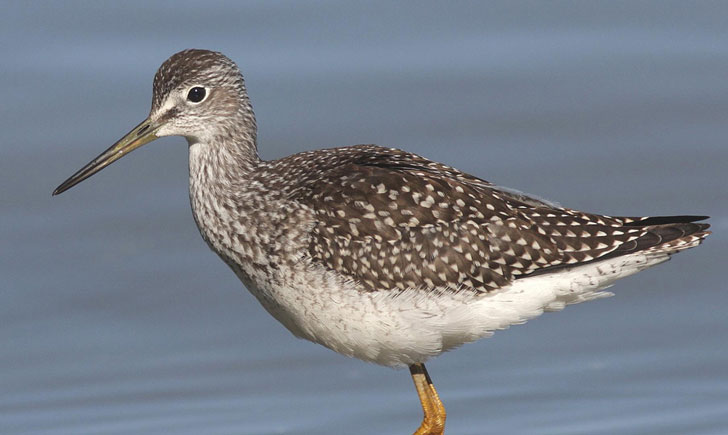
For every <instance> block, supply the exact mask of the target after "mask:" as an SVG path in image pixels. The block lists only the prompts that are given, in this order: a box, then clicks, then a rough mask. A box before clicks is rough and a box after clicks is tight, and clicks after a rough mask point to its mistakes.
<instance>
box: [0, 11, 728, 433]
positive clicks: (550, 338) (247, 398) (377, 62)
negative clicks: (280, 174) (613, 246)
mask: <svg viewBox="0 0 728 435" xmlns="http://www.w3.org/2000/svg"><path fill="white" fill-rule="evenodd" d="M2 8H3V11H2V14H1V15H0V38H1V40H2V41H3V43H2V46H1V47H0V52H1V53H2V59H3V61H2V62H3V63H2V68H0V80H1V83H2V92H0V95H2V97H3V98H2V99H3V102H2V104H1V105H0V123H2V130H1V131H2V145H1V146H0V433H2V434H162V433H165V434H166V433H174V434H341V433H347V434H372V433H378V434H379V433H381V434H403V433H411V431H412V430H414V428H415V427H416V426H417V424H418V423H419V420H420V418H421V410H420V408H419V403H418V400H417V396H416V394H415V392H414V388H413V386H412V383H411V380H410V378H409V373H408V372H407V371H406V370H404V371H402V370H399V371H395V370H390V369H387V368H382V367H377V366H373V365H367V364H365V363H362V362H359V361H356V360H350V359H347V358H345V357H342V356H339V355H336V354H334V353H332V352H330V351H328V350H326V349H324V348H322V347H320V346H316V345H313V344H310V343H308V342H303V341H299V340H296V339H294V338H293V337H292V336H291V335H290V334H289V333H288V332H287V331H286V330H284V328H283V327H281V326H280V325H278V324H277V323H276V322H275V321H274V320H273V319H272V318H270V317H269V316H268V315H267V313H265V312H264V310H263V309H262V308H261V307H259V305H258V304H257V302H256V301H255V300H254V299H253V298H252V297H251V296H250V295H249V294H248V292H247V291H246V290H244V288H243V287H242V285H241V284H240V283H239V282H238V281H237V279H236V278H235V277H234V275H233V274H232V273H231V272H230V271H229V270H228V269H227V268H226V266H224V265H223V263H222V262H221V261H219V260H218V259H217V257H216V256H215V255H214V254H213V253H211V252H210V251H209V250H208V249H207V248H206V247H205V245H204V243H203V242H202V240H201V239H200V237H199V235H198V233H197V229H196V228H195V225H194V223H193V220H192V217H191V214H190V209H189V204H188V198H187V150H186V144H185V142H184V140H183V139H181V138H167V139H164V140H160V141H158V142H156V143H154V144H152V145H150V146H148V147H146V148H144V149H142V150H139V151H137V152H135V153H133V154H132V155H130V156H129V157H127V158H125V159H123V160H122V161H120V162H118V163H116V164H114V165H113V166H112V167H109V168H108V169H106V170H104V171H103V172H102V173H100V174H98V175H97V176H94V177H93V178H92V179H90V180H88V181H86V182H84V183H83V184H81V185H79V186H77V187H76V188H74V189H73V190H71V191H69V192H67V193H65V194H63V195H62V196H60V197H55V198H51V197H50V192H51V190H52V189H53V188H54V187H55V186H56V185H57V184H58V183H59V182H61V181H63V180H64V179H65V178H66V177H67V176H68V175H70V174H71V173H73V172H74V171H75V170H76V169H78V168H80V167H81V165H83V164H85V163H86V162H87V161H89V160H90V159H91V158H92V157H94V156H96V155H97V154H98V153H99V152H100V151H102V150H103V149H105V148H106V147H107V146H109V145H110V144H111V143H112V142H114V141H115V140H116V139H118V138H119V137H120V136H121V135H122V134H124V133H126V131H128V129H130V128H131V127H132V126H134V125H136V123H137V122H138V121H140V120H141V119H143V118H144V117H145V116H146V114H147V111H148V109H149V105H150V101H151V82H152V77H153V74H154V72H155V70H156V68H157V67H158V66H159V64H160V63H161V62H162V61H163V60H164V59H166V58H167V57H168V56H169V55H171V54H172V53H174V52H176V51H178V50H180V49H183V48H188V47H200V48H211V49H216V50H221V51H223V52H225V53H226V54H227V55H229V56H230V57H231V58H232V59H234V60H235V61H237V62H238V64H239V65H240V66H241V68H242V69H243V71H244V73H245V74H246V78H247V84H248V88H249V91H250V94H251V98H252V100H253V104H254V107H255V109H256V113H257V116H258V121H259V126H260V135H259V139H260V151H261V154H262V156H263V157H264V158H276V157H280V156H283V155H286V154H290V153H293V152H296V151H301V150H306V149H313V148H319V147H329V146H338V145H348V144H356V143H378V144H381V145H391V146H398V147H401V148H405V149H407V150H411V151H414V152H417V153H420V154H423V155H425V156H427V157H430V158H433V159H436V160H440V161H444V162H446V163H449V164H451V165H454V166H456V167H459V168H461V169H463V170H466V171H468V172H471V173H473V174H476V175H479V176H481V177H483V178H485V179H488V180H491V181H494V182H497V183H499V184H502V185H506V186H510V187H513V188H517V189H520V190H524V191H527V192H531V193H533V194H537V195H540V196H543V197H545V198H549V199H552V200H556V201H559V202H560V203H562V204H564V205H568V206H570V207H575V208H581V209H585V210H588V211H594V212H603V213H608V214H627V215H632V214H680V213H694V214H710V215H712V216H713V218H712V220H711V223H712V224H713V229H714V231H715V234H713V235H712V236H711V237H710V238H709V239H708V240H707V242H706V243H705V244H704V245H703V246H701V247H699V248H697V249H694V250H691V251H688V252H685V253H682V254H680V255H678V256H676V257H675V258H674V259H673V261H671V262H670V263H668V264H665V265H661V266H658V267H655V268H654V269H651V270H649V271H646V272H644V273H642V274H640V275H638V276H635V277H632V278H630V279H626V280H624V281H622V282H619V283H618V284H617V285H616V286H615V288H614V291H615V292H616V293H617V296H616V297H614V298H610V299H607V300H601V301H596V302H592V303H589V304H583V305H578V306H572V307H568V308H567V309H566V310H565V311H563V312H560V313H556V314H546V315H544V316H542V317H540V318H538V319H535V320H533V321H531V322H529V323H527V324H526V325H524V326H517V327H513V328H511V329H510V330H507V331H503V332H499V333H497V334H496V335H495V336H494V337H493V338H491V339H487V340H482V341H479V342H477V343H475V344H470V345H467V346H465V347H463V348H461V349H459V350H457V351H455V352H452V353H449V354H446V355H443V356H441V357H440V358H437V359H436V360H434V361H432V362H431V363H430V364H428V367H429V369H430V373H431V374H432V376H433V378H434V381H435V385H436V386H437V387H438V389H439V391H440V393H441V396H442V397H443V399H444V401H445V404H446V406H447V409H448V411H449V414H448V418H449V420H448V433H451V434H485V433H499V434H501V433H507V434H585V433H588V434H617V433H618V434H661V435H662V434H716V435H717V434H725V433H726V432H728V340H727V339H726V337H728V314H726V309H727V308H728V291H727V290H728V289H727V287H728V286H727V285H726V280H725V273H726V265H727V263H726V256H725V250H726V248H727V247H728V246H727V243H726V242H727V241H728V194H727V193H726V192H727V189H726V184H727V183H726V182H728V175H726V173H727V171H728V5H726V4H725V3H722V4H721V3H717V2H701V3H692V2H690V3H688V2H672V3H668V2H652V3H649V2H639V3H638V2H619V3H618V2H602V3H599V4H595V3H586V2H578V3H559V2H548V3H541V2H528V3H514V2H500V3H475V2H474V3H457V4H446V3H445V2H431V3H424V2H418V3H409V4H405V3H396V4H395V3H393V2H380V3H369V4H367V5H366V6H365V5H362V4H360V3H354V2H339V1H318V2H305V3H303V2H269V1H258V2H249V3H238V2H227V3H219V2H212V3H210V2H205V3H202V2H200V3H196V2H167V3H156V4H155V5H153V6H148V5H145V4H144V3H142V2H139V3H134V2H124V3H121V2H120V3H101V2H90V1H89V2H43V3H41V2H37V3H30V2H3V6H2Z"/></svg>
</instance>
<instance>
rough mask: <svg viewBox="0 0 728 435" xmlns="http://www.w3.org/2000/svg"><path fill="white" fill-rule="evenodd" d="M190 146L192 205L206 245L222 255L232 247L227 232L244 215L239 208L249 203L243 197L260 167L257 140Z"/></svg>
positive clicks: (223, 141) (194, 143)
mask: <svg viewBox="0 0 728 435" xmlns="http://www.w3.org/2000/svg"><path fill="white" fill-rule="evenodd" d="M247 139H249V140H247ZM208 140H209V139H208ZM188 142H189V169H190V204H191V206H192V212H193V215H194V218H195V222H196V223H197V226H198V228H199V229H200V233H201V234H202V237H203V238H204V239H205V241H206V242H207V243H208V244H209V245H210V247H212V248H213V249H214V250H215V251H217V252H218V253H220V254H221V255H222V254H223V253H224V252H225V251H226V250H228V248H230V247H231V244H232V242H231V241H230V240H229V235H226V231H227V230H226V229H229V225H230V224H231V222H234V221H235V220H237V219H238V218H239V214H240V213H241V212H243V213H244V211H243V210H240V209H239V208H240V205H241V204H245V202H246V201H241V200H240V197H241V196H244V195H245V193H246V190H247V188H248V186H249V184H250V180H251V179H252V178H253V176H254V174H255V171H256V170H257V168H258V166H259V165H260V163H261V162H260V158H259V157H258V154H257V151H256V147H255V142H254V138H253V137H251V138H246V139H245V140H243V141H242V142H241V141H240V140H238V141H237V143H232V141H229V142H228V141H225V140H218V141H212V140H210V142H203V141H197V140H194V139H188Z"/></svg>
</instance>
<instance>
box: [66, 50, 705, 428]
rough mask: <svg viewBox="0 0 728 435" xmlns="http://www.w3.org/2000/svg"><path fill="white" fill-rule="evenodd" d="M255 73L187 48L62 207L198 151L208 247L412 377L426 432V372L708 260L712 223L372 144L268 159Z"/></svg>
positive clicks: (346, 344) (432, 407)
mask: <svg viewBox="0 0 728 435" xmlns="http://www.w3.org/2000/svg"><path fill="white" fill-rule="evenodd" d="M256 134H257V126H256V121H255V115H254V114H253V109H252V106H251V104H250V100H249V98H248V95H247V91H246V88H245V83H244V81H243V76H242V74H241V72H240V70H239V69H238V67H237V65H236V64H235V63H234V62H233V61H231V60H230V59H229V58H227V57H226V56H224V55H223V54H221V53H217V52H213V51H207V50H184V51H181V52H179V53H176V54H174V55H173V56H172V57H170V58H169V59H167V60H166V61H165V62H164V63H163V64H162V66H161V67H160V68H159V70H158V71H157V73H156V75H155V77H154V89H153V99H152V108H151V111H150V113H149V116H148V117H147V119H145V120H144V121H143V122H142V123H141V124H139V125H138V126H136V127H135V128H134V129H133V130H131V131H130V132H129V133H128V134H127V135H126V136H124V137H123V138H122V139H121V140H119V141H118V142H116V143H115V144H114V145H112V146H111V147H110V148H109V149H107V150H106V151H104V152H103V153H101V154H100V155H99V156H98V157H97V158H95V159H94V160H93V161H91V162H90V163H88V164H87V165H86V166H84V167H83V168H82V169H80V170H79V171H78V172H76V173H75V174H74V175H72V176H71V177H70V178H68V179H67V180H66V181H64V182H63V183H62V184H61V185H60V186H58V188H57V189H56V190H55V191H54V192H53V195H57V194H59V193H61V192H63V191H65V190H67V189H69V188H70V187H72V186H74V185H75V184H77V183H79V182H81V181H83V180H84V179H86V178H88V177H90V176H91V175H93V174H95V173H96V172H98V171H100V170H101V169H103V168H104V167H106V166H107V165H109V164H111V163H112V162H114V161H116V160H118V159H119V158H121V157H123V156H124V155H126V154H127V153H129V152H131V151H132V150H134V149H136V148H138V147H140V146H142V145H144V144H146V143H148V142H151V141H153V140H155V139H157V138H158V137H162V136H184V137H185V138H186V139H187V143H188V145H189V170H190V183H189V192H190V202H191V205H192V211H193V215H194V219H195V222H196V223H197V226H198V228H199V230H200V233H201V234H202V237H203V239H204V240H205V241H206V242H207V244H208V245H209V247H210V248H211V249H212V250H213V251H215V252H216V253H217V254H218V255H219V256H220V258H222V260H223V261H224V262H225V263H227V264H228V266H230V268H231V269H232V270H233V271H234V272H235V274H236V275H237V276H238V277H239V278H240V280H241V281H242V282H243V284H244V285H245V286H246V287H247V288H248V290H250V292H251V293H252V294H253V295H255V297H256V298H257V299H258V300H259V301H260V303H261V304H262V305H263V307H264V308H265V309H266V310H267V311H268V312H269V313H270V314H271V315H273V317H275V318H276V319H277V320H278V321H280V322H281V323H282V324H283V325H284V326H285V327H286V328H288V330H290V331H291V332H292V333H293V334H294V335H295V336H296V337H299V338H305V339H307V340H310V341H312V342H314V343H319V344H321V345H323V346H325V347H327V348H329V349H331V350H334V351H336V352H339V353H341V354H344V355H347V356H351V357H354V358H358V359H361V360H364V361H368V362H373V363H377V364H381V365H385V366H393V367H397V366H408V367H409V370H410V373H411V376H412V379H413V381H414V384H415V387H416V389H417V394H418V396H419V399H420V403H421V405H422V409H423V413H424V417H423V420H422V422H421V424H420V426H419V428H418V429H417V430H416V432H415V434H442V433H444V426H445V408H444V406H443V404H442V401H441V400H440V398H439V397H438V394H437V391H436V390H435V387H434V386H433V384H432V380H431V379H430V376H429V375H428V373H427V370H426V369H425V362H426V361H427V360H428V359H430V358H432V357H434V356H437V355H439V354H441V353H443V352H445V351H448V350H451V349H454V348H456V347H458V346H460V345H462V344H464V343H467V342H471V341H474V340H477V339H479V338H482V337H486V336H489V335H491V334H492V333H493V332H494V331H496V330H499V329H503V328H507V327H508V326H510V325H513V324H517V323H523V322H524V321H526V320H528V319H531V318H533V317H536V316H538V315H540V314H541V313H543V312H544V311H554V310H560V309H562V308H564V306H566V305H568V304H573V303H577V302H584V301H588V300H592V299H597V298H600V297H604V296H608V295H611V293H608V292H606V291H604V289H606V288H607V287H609V286H610V285H612V283H613V282H614V281H615V280H617V279H619V278H623V277H625V276H628V275H632V274H634V273H636V272H639V271H641V270H644V269H646V268H648V267H651V266H654V265H656V264H659V263H662V262H664V261H666V260H668V259H669V258H670V256H671V255H672V254H674V253H676V252H679V251H682V250H684V249H688V248H692V247H694V246H697V245H698V244H699V243H700V242H701V241H702V240H703V239H704V238H705V237H706V236H707V235H708V234H710V232H709V231H707V229H708V227H709V225H708V224H705V223H698V222H697V221H700V220H704V219H706V218H707V216H660V217H612V216H603V215H597V214H591V213H584V212H581V211H577V210H573V209H569V208H565V207H561V206H559V205H556V204H553V203H550V202H547V201H544V200H541V199H537V198H534V197H531V196H528V195H525V194H522V193H519V192H516V191H513V190H510V189H506V188H502V187H499V186H497V185H494V184H492V183H490V182H487V181H484V180H482V179H480V178H478V177H475V176H473V175H469V174H466V173H464V172H461V171H459V170H457V169H455V168H452V167H449V166H447V165H444V164H441V163H436V162H433V161H430V160H427V159H425V158H423V157H420V156H418V155H415V154H412V153H408V152H405V151H402V150H399V149H395V148H382V147H378V146H375V145H357V146H350V147H341V148H331V149H323V150H318V151H308V152H302V153H299V154H295V155H292V156H289V157H286V158H282V159H279V160H272V161H265V160H261V159H260V157H259V156H258V151H257V141H256Z"/></svg>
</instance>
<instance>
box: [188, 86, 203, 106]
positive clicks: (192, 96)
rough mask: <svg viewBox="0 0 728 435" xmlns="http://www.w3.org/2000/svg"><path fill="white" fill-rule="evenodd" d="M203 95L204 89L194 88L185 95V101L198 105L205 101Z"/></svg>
mask: <svg viewBox="0 0 728 435" xmlns="http://www.w3.org/2000/svg"><path fill="white" fill-rule="evenodd" d="M205 94H206V92H205V88H203V87H201V86H195V87H194V88H192V89H190V91H189V92H188V93H187V100H189V101H192V102H193V103H199V102H200V101H202V100H204V99H205Z"/></svg>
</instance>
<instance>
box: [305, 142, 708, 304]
mask: <svg viewBox="0 0 728 435" xmlns="http://www.w3.org/2000/svg"><path fill="white" fill-rule="evenodd" d="M337 150H341V151H339V152H340V153H342V154H341V156H340V158H338V159H337V158H333V157H331V156H334V155H335V154H336V153H337ZM354 150H356V151H354ZM327 152H329V153H330V154H329V158H328V159H327V160H326V161H320V162H318V165H320V166H319V168H318V169H319V171H318V178H317V179H316V180H315V181H314V180H312V181H311V182H310V183H308V188H305V189H299V190H298V191H297V196H298V198H297V199H298V200H299V201H303V202H304V203H307V204H308V205H309V206H310V207H311V209H313V210H314V211H315V213H316V217H317V222H316V224H315V225H314V227H313V229H312V233H311V243H310V248H309V252H310V255H311V257H312V259H313V260H314V261H316V262H319V263H321V264H323V265H324V266H325V267H327V268H329V269H331V270H334V271H336V272H338V273H340V274H342V275H344V276H346V277H348V278H350V279H352V280H354V281H357V282H358V283H360V285H361V286H362V287H363V288H365V289H366V290H368V291H377V290H386V289H407V288H417V289H430V290H437V291H449V290H452V291H476V292H488V291H492V290H494V289H498V288H501V287H504V286H506V285H508V284H509V283H510V282H511V281H513V280H514V279H517V278H519V277H524V276H528V275H531V274H537V273H543V272H547V271H550V270H554V269H556V268H559V267H568V266H571V265H575V264H579V263H585V262H591V261H596V260H599V259H603V258H604V259H605V258H608V257H609V256H616V255H624V254H627V253H630V252H635V251H637V250H645V249H654V248H655V247H659V246H663V245H665V246H668V245H669V242H671V241H675V240H683V239H685V238H686V237H689V236H690V235H691V234H695V237H699V238H703V237H705V235H707V233H705V232H704V230H705V229H706V228H707V227H708V226H707V224H695V223H690V222H691V221H693V220H696V219H698V217H691V216H687V217H684V216H683V217H672V218H619V217H608V216H599V215H593V214H587V213H582V212H578V211H575V210H569V209H566V208H561V207H558V206H555V205H552V204H550V203H547V202H545V201H541V200H538V199H534V198H531V197H529V196H526V195H523V194H519V193H513V192H510V191H507V190H503V189H500V188H498V187H496V186H494V185H492V184H490V183H488V182H486V181H484V180H481V179H478V178H476V177H473V176H471V175H468V174H465V173H462V172H460V171H458V170H456V169H453V168H451V167H448V166H445V165H442V164H439V163H435V162H431V161H429V160H427V159H424V158H422V157H419V156H416V155H414V154H410V153H406V152H403V151H399V150H395V149H385V148H379V147H374V146H359V147H349V148H341V149H334V150H327ZM668 247H669V246H668ZM672 248H674V246H673V247H672ZM666 249H667V248H666ZM674 250H675V252H676V251H677V250H679V247H678V249H674Z"/></svg>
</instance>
